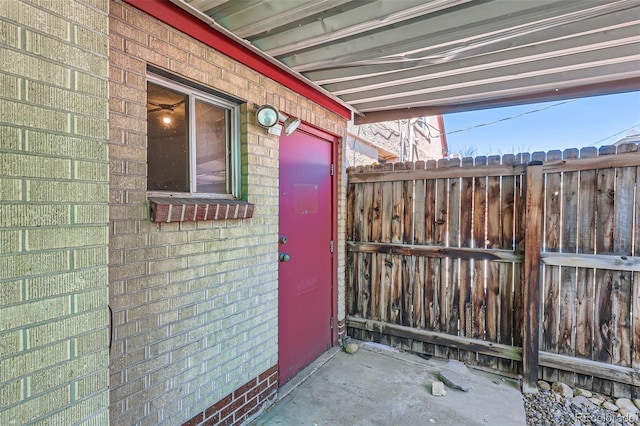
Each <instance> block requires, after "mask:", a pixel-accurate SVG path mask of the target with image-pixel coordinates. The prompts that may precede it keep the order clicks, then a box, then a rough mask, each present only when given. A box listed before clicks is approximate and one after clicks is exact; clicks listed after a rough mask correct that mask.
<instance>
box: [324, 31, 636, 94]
mask: <svg viewBox="0 0 640 426" xmlns="http://www.w3.org/2000/svg"><path fill="white" fill-rule="evenodd" d="M605 46H606V44H605ZM581 50H583V51H582V52H579V53H574V52H572V51H571V50H569V51H568V52H563V51H558V52H559V56H557V57H546V58H544V59H542V58H541V57H540V56H539V55H536V56H534V57H526V56H524V57H523V60H522V61H521V62H511V63H508V64H500V63H498V64H491V65H490V66H488V67H474V68H472V69H468V68H462V70H463V72H460V73H457V74H451V73H446V74H445V75H442V76H438V75H437V74H436V73H434V74H435V75H431V74H429V73H425V75H424V77H423V78H422V80H417V81H412V82H410V83H404V84H392V83H391V82H390V83H388V84H387V85H386V86H382V87H380V88H375V89H371V90H365V88H363V87H359V88H358V89H359V90H357V91H354V92H353V93H348V94H345V95H342V96H341V98H342V99H343V100H344V101H346V102H349V103H352V104H361V103H366V102H373V101H382V100H386V99H397V98H398V97H399V96H398V94H399V93H402V94H404V95H405V96H407V95H409V96H410V95H416V94H420V93H428V94H429V95H430V96H438V94H439V93H441V92H444V91H451V90H454V89H457V88H468V87H470V86H485V85H488V84H499V85H501V86H502V85H503V84H502V83H506V84H508V82H510V81H515V80H521V79H522V80H524V79H528V78H531V77H537V76H539V77H544V76H547V75H553V74H557V73H558V72H562V73H568V72H579V71H581V70H583V69H584V68H591V67H596V66H599V65H609V64H623V63H625V62H635V63H636V64H637V65H638V66H639V67H640V62H639V59H640V35H638V36H637V37H635V39H632V42H631V43H629V44H624V45H622V46H615V47H604V48H602V47H601V46H598V45H595V46H589V45H587V48H586V49H581ZM452 65H455V63H454V64H452ZM638 75H639V76H640V68H639V69H638ZM328 90H331V91H332V92H333V93H337V94H340V93H339V92H337V91H335V90H332V89H328Z"/></svg>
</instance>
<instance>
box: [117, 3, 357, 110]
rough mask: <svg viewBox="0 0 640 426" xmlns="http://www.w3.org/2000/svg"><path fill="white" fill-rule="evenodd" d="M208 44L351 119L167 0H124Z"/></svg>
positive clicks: (331, 102) (307, 87)
mask: <svg viewBox="0 0 640 426" xmlns="http://www.w3.org/2000/svg"><path fill="white" fill-rule="evenodd" d="M124 1H125V2H126V3H129V4H130V5H132V6H134V7H136V8H137V9H140V10H142V11H143V12H145V13H146V14H148V15H151V16H153V17H154V18H156V19H159V20H160V21H162V22H164V23H165V24H167V25H170V26H172V27H173V28H175V29H177V30H178V31H181V32H183V33H185V34H187V35H189V36H191V37H193V38H194V39H196V40H198V41H200V42H202V43H204V44H206V45H207V46H209V47H211V48H213V49H215V50H217V51H219V52H221V53H223V54H225V55H227V56H229V57H231V58H233V59H235V60H236V61H238V62H240V63H242V64H243V65H246V66H248V67H249V68H251V69H253V70H255V71H257V72H259V73H260V74H262V75H264V76H266V77H269V78H271V79H272V80H274V81H276V82H278V83H280V84H282V85H283V86H285V87H287V88H289V89H291V90H293V91H294V92H296V93H297V94H299V95H301V96H304V97H305V98H307V99H309V100H311V101H313V102H315V103H317V104H319V105H321V106H323V107H325V108H327V109H328V110H329V111H332V112H334V113H336V114H338V115H339V116H340V117H342V118H344V119H346V120H350V119H351V110H350V109H349V108H347V107H345V106H343V105H341V104H340V103H338V102H336V101H335V100H333V99H331V98H330V97H328V96H326V95H324V94H323V93H322V92H320V91H319V90H317V89H316V88H314V87H312V86H311V85H309V84H307V83H305V82H304V81H302V80H300V79H298V78H296V77H295V76H293V75H292V74H289V73H287V72H286V71H284V70H282V69H280V68H279V67H278V66H276V65H275V64H272V63H271V62H269V61H268V60H266V59H265V58H263V57H261V56H260V55H258V54H256V53H254V52H252V51H251V50H250V49H249V48H247V47H245V46H243V45H242V44H240V43H238V42H236V41H234V40H232V39H231V38H229V37H228V36H226V35H224V34H222V33H221V32H219V31H217V30H216V29H215V28H212V27H211V26H209V25H207V24H206V23H205V22H204V21H201V20H200V19H198V18H196V17H195V16H193V15H191V14H190V13H189V12H187V11H186V10H183V9H181V8H180V7H179V6H177V5H175V4H173V3H171V2H169V1H167V0H124Z"/></svg>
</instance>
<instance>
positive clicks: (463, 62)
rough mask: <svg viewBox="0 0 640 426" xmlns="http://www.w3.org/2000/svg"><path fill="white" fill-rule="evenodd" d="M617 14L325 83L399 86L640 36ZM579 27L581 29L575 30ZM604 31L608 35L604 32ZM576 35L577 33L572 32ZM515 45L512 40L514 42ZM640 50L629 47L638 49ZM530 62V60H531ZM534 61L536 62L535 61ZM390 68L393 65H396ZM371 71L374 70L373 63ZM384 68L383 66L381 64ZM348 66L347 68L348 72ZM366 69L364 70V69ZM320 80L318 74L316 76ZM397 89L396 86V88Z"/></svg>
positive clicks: (339, 87) (344, 87) (339, 90)
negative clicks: (484, 49) (471, 52)
mask: <svg viewBox="0 0 640 426" xmlns="http://www.w3.org/2000/svg"><path fill="white" fill-rule="evenodd" d="M618 13H619V15H618V14H615V15H613V14H612V15H607V16H606V17H599V18H595V19H592V20H589V21H586V22H583V23H580V24H576V25H565V26H562V27H559V28H555V29H553V30H549V31H547V32H545V33H544V34H539V35H540V36H542V37H547V35H548V36H549V39H548V41H545V40H544V39H540V38H538V37H535V38H533V39H530V40H527V43H526V44H525V43H523V44H522V45H521V46H518V45H516V46H515V47H511V48H507V49H504V48H502V49H500V46H495V47H496V49H495V51H494V52H490V53H487V54H483V55H479V56H474V57H472V58H464V59H459V60H454V61H450V62H445V63H441V64H435V65H434V64H425V65H420V66H416V67H415V68H408V69H403V70H400V71H398V72H393V73H392V74H390V73H389V71H388V72H386V73H384V74H377V75H372V76H369V77H367V76H362V77H361V78H357V79H353V80H351V79H350V80H348V81H345V82H337V83H331V84H326V85H324V86H323V87H324V88H325V89H327V90H328V91H330V92H332V93H334V94H336V95H345V94H348V93H353V92H360V91H363V90H372V89H376V88H383V87H388V86H390V85H391V86H399V85H401V84H405V83H411V82H414V81H422V80H424V79H429V78H438V77H445V76H450V75H456V74H460V73H463V72H464V73H467V72H474V71H478V70H481V69H487V68H489V69H490V68H498V67H503V66H508V65H513V64H525V63H528V62H534V61H539V60H542V59H547V58H556V57H561V56H563V55H573V54H579V53H582V52H588V51H590V50H592V49H593V50H595V49H601V48H602V47H608V46H615V45H624V44H630V43H633V42H635V41H637V40H640V20H637V21H633V22H628V23H624V24H618V22H624V21H623V18H624V14H625V13H626V11H623V12H618ZM576 31H579V32H578V33H576ZM603 34H604V35H605V36H603ZM572 35H574V36H572ZM512 45H513V44H512ZM636 52H638V50H631V49H630V50H629V53H632V54H633V53H636ZM530 65H531V64H530ZM533 65H535V64H533ZM387 67H388V68H393V65H391V66H389V65H387ZM371 68H372V69H371V70H369V71H370V72H372V71H375V66H371ZM380 68H382V66H380ZM348 70H349V69H347V70H346V71H347V72H348ZM363 71H364V70H363ZM351 73H352V75H356V76H357V75H358V74H357V70H351ZM314 80H316V81H317V76H316V78H314ZM395 90H396V93H397V90H398V89H397V88H395Z"/></svg>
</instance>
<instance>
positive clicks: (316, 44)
mask: <svg viewBox="0 0 640 426" xmlns="http://www.w3.org/2000/svg"><path fill="white" fill-rule="evenodd" d="M171 1H172V2H173V3H175V4H178V5H179V6H180V7H182V8H183V9H186V10H189V11H191V12H192V13H193V14H195V15H196V16H199V17H200V18H201V19H203V20H207V21H208V22H209V24H210V25H212V26H214V27H218V26H219V27H220V28H223V29H225V30H226V31H228V32H230V33H232V34H233V35H235V36H236V37H237V38H239V39H241V40H243V41H244V42H246V43H250V44H251V46H253V48H254V49H258V50H259V51H261V52H263V53H264V54H265V55H268V56H269V57H271V58H273V59H275V60H276V61H278V62H279V63H281V64H283V65H284V66H286V67H288V68H290V69H291V70H293V71H294V72H295V73H299V74H300V75H302V76H304V78H305V79H307V80H310V81H311V82H313V83H315V84H316V85H318V86H320V87H322V88H323V89H324V90H326V91H327V92H329V93H330V94H332V95H334V96H336V97H337V98H339V99H341V100H342V101H344V102H345V103H347V104H348V105H350V106H351V107H352V108H353V109H354V110H355V111H356V114H358V115H364V116H365V118H364V119H362V118H361V120H362V121H380V120H381V119H382V118H378V117H380V114H384V115H383V117H387V118H388V117H390V116H393V117H394V118H398V117H399V116H405V117H408V116H417V115H427V113H429V114H433V113H438V112H449V111H460V110H468V109H474V108H478V107H479V106H487V105H488V106H492V105H493V106H497V105H502V104H510V103H524V102H528V101H536V100H547V99H558V98H563V97H568V96H570V95H575V94H576V93H577V94H597V93H607V92H612V91H624V90H630V89H638V88H640V0H618V1H591V0H581V1H567V0H533V1H530V0H493V1H471V0H431V1H425V0H171ZM385 119H386V118H385Z"/></svg>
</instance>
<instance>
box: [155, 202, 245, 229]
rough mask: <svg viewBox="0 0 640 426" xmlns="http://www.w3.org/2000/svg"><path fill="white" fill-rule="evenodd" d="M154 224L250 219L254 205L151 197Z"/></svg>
mask: <svg viewBox="0 0 640 426" xmlns="http://www.w3.org/2000/svg"><path fill="white" fill-rule="evenodd" d="M149 203H150V204H151V221H152V222H165V223H167V222H194V221H198V220H224V219H249V218H251V217H253V209H254V205H253V204H251V203H248V202H246V201H240V200H227V199H218V200H216V199H209V198H192V197H182V198H178V197H149Z"/></svg>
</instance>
